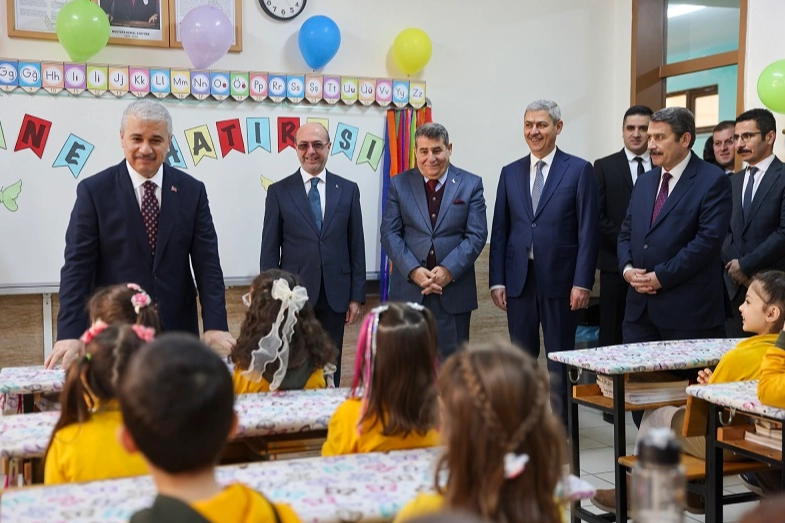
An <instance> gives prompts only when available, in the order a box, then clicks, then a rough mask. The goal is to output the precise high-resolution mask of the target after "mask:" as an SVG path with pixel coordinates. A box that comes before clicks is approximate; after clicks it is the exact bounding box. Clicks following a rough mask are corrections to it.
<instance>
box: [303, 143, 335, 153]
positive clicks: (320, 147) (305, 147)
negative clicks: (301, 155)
mask: <svg viewBox="0 0 785 523" xmlns="http://www.w3.org/2000/svg"><path fill="white" fill-rule="evenodd" d="M327 145H328V144H326V143H322V142H310V143H309V142H300V143H298V144H297V149H299V150H300V151H302V152H306V151H307V150H308V147H313V150H314V151H316V152H317V153H320V152H322V150H323V149H324V148H325V147H326V146H327Z"/></svg>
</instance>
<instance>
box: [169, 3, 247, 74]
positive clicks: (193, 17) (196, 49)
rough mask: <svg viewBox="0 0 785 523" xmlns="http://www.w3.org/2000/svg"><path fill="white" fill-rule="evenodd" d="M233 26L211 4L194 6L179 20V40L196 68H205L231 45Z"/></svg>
mask: <svg viewBox="0 0 785 523" xmlns="http://www.w3.org/2000/svg"><path fill="white" fill-rule="evenodd" d="M233 36H234V28H233V27H232V23H231V22H230V21H229V18H228V17H227V16H226V15H225V14H224V12H223V11H221V10H220V9H219V8H217V7H215V6H212V5H200V6H199V7H194V8H193V9H191V10H190V11H188V13H187V14H186V15H185V16H184V17H183V21H182V22H181V23H180V41H182V43H183V49H185V53H186V54H187V55H188V58H189V59H190V60H191V63H192V64H193V65H194V67H196V68H197V69H205V68H207V67H210V66H211V65H212V64H214V63H215V62H217V61H218V60H220V59H221V58H223V57H224V55H225V54H226V52H227V51H228V50H229V47H231V46H232V37H233Z"/></svg>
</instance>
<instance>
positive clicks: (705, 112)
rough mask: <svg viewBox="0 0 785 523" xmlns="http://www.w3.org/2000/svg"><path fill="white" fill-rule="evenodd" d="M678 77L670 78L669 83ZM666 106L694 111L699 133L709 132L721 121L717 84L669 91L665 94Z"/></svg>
mask: <svg viewBox="0 0 785 523" xmlns="http://www.w3.org/2000/svg"><path fill="white" fill-rule="evenodd" d="M677 78H678V77H672V78H669V79H668V84H670V83H671V80H675V79H677ZM665 107H686V108H687V109H689V110H690V111H692V114H694V115H695V127H696V131H697V132H698V133H709V132H711V130H712V129H713V128H714V126H715V125H717V124H718V123H720V95H719V94H718V90H717V86H716V85H712V86H709V87H699V88H695V89H687V90H684V91H675V92H669V93H668V94H667V95H666V96H665Z"/></svg>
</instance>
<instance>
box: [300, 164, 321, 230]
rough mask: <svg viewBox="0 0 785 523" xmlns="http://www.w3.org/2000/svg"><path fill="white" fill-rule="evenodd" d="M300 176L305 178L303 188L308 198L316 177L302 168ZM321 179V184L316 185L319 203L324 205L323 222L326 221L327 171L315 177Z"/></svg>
mask: <svg viewBox="0 0 785 523" xmlns="http://www.w3.org/2000/svg"><path fill="white" fill-rule="evenodd" d="M300 176H302V177H303V186H304V187H305V198H306V199H307V198H308V193H309V192H310V190H311V187H312V185H311V180H313V179H314V176H313V175H311V174H310V173H307V172H305V171H303V169H302V167H300ZM315 177H316V178H319V183H317V184H316V190H317V191H319V203H320V204H321V205H322V220H324V204H325V201H326V200H327V198H326V197H325V196H326V195H327V171H322V172H320V173H319V174H317V175H316V176H315Z"/></svg>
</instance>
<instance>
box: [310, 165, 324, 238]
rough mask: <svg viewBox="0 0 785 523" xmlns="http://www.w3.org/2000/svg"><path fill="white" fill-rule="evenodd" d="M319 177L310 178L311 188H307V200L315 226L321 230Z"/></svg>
mask: <svg viewBox="0 0 785 523" xmlns="http://www.w3.org/2000/svg"><path fill="white" fill-rule="evenodd" d="M318 185H319V178H316V177H313V178H311V188H310V189H309V190H308V201H309V202H311V213H313V219H314V220H316V228H317V229H319V230H320V231H321V230H322V199H321V197H320V196H319V189H318Z"/></svg>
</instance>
